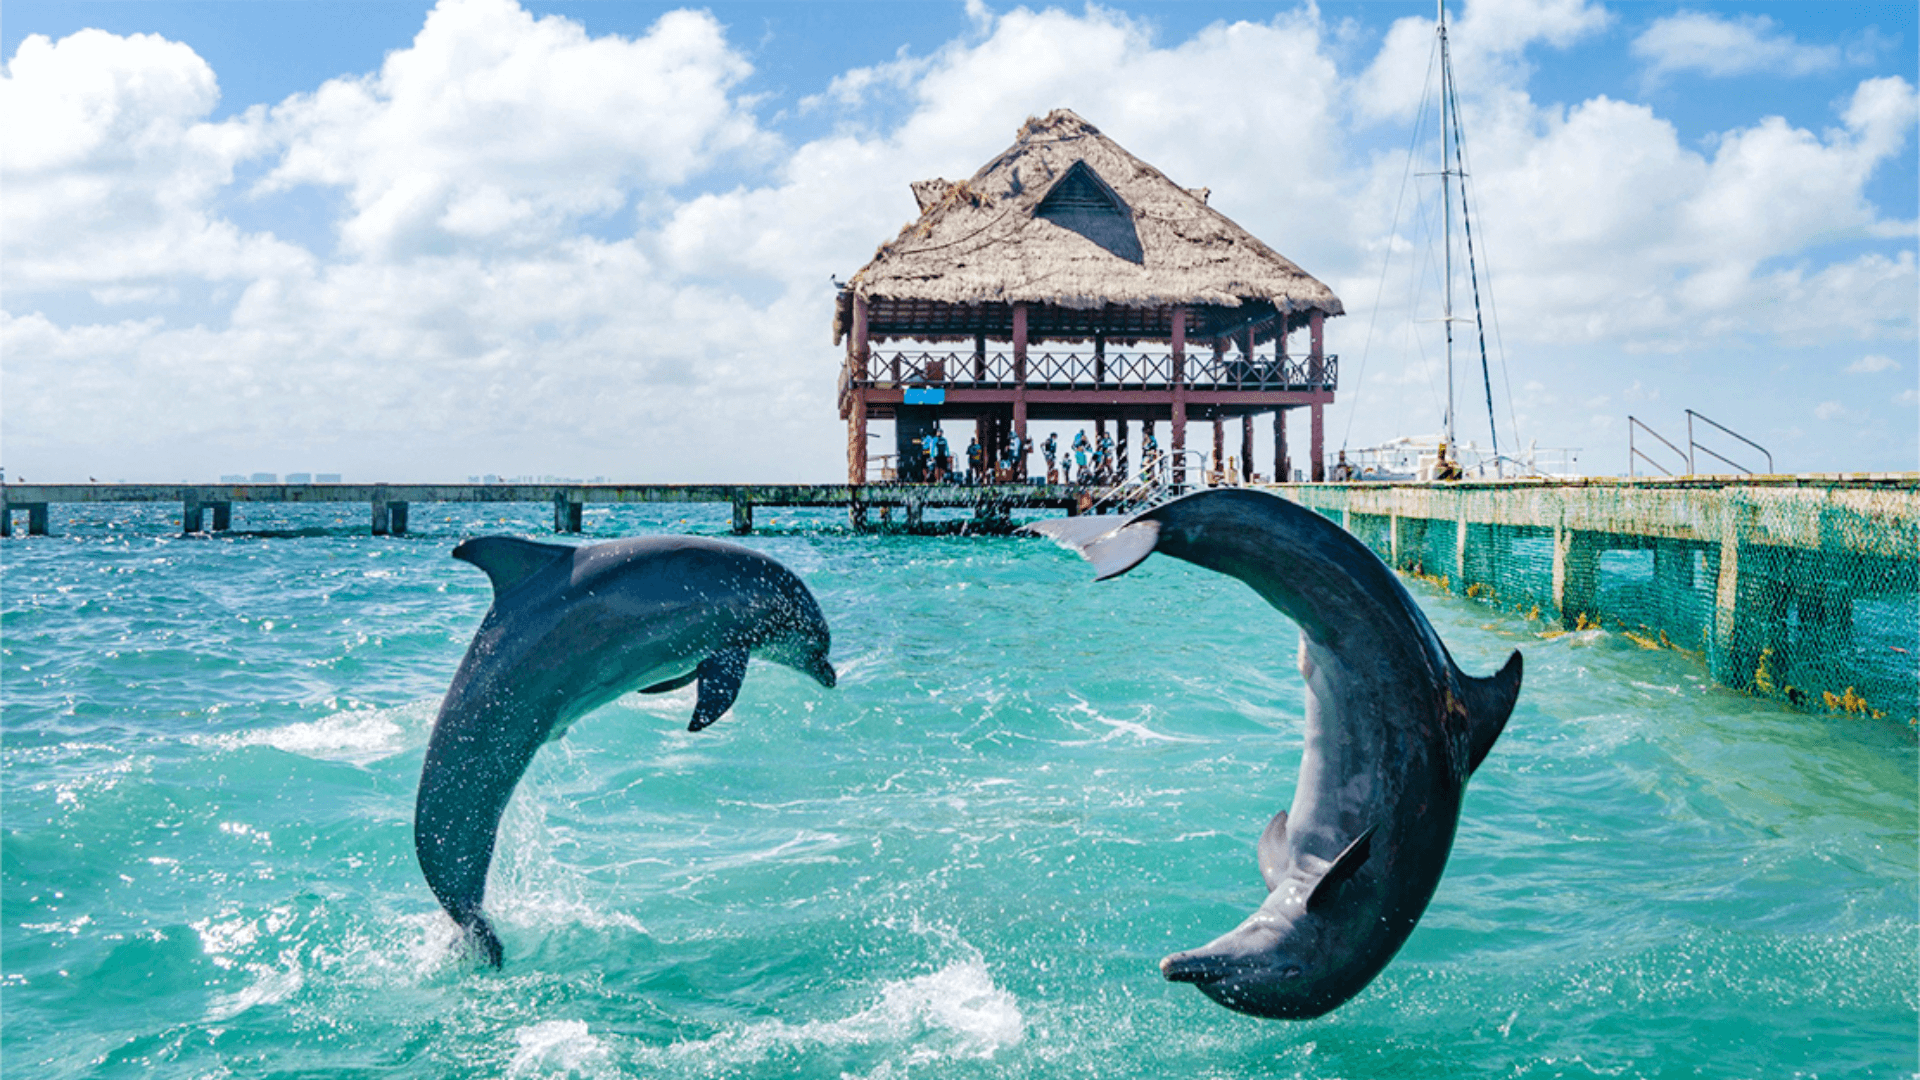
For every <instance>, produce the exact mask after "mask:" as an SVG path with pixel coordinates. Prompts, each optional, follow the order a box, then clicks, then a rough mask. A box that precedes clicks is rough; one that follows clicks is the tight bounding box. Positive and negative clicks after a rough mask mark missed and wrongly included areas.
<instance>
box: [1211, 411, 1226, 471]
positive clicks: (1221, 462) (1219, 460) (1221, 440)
mask: <svg viewBox="0 0 1920 1080" xmlns="http://www.w3.org/2000/svg"><path fill="white" fill-rule="evenodd" d="M1213 474H1214V475H1215V476H1217V477H1219V478H1220V479H1221V481H1222V482H1225V480H1226V478H1227V432H1226V423H1225V421H1224V420H1223V419H1222V418H1221V416H1220V414H1219V413H1214V414H1213Z"/></svg>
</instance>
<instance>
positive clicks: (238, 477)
mask: <svg viewBox="0 0 1920 1080" xmlns="http://www.w3.org/2000/svg"><path fill="white" fill-rule="evenodd" d="M220 482H221V483H223V484H244V483H246V482H247V474H246V473H237V472H236V473H221V474H220Z"/></svg>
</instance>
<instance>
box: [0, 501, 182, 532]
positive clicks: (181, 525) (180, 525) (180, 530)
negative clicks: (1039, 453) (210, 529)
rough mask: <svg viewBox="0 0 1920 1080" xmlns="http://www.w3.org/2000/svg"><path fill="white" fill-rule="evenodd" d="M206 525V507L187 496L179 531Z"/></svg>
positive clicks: (29, 529) (29, 528)
mask: <svg viewBox="0 0 1920 1080" xmlns="http://www.w3.org/2000/svg"><path fill="white" fill-rule="evenodd" d="M206 527H207V518H206V507H205V506H203V505H202V504H201V502H200V500H199V498H198V497H196V496H193V495H189V496H187V497H186V499H185V500H183V502H182V503H181V506H180V531H181V532H183V533H197V532H204V531H205V530H206ZM27 532H28V534H29V535H31V534H32V532H33V529H32V527H31V526H29V527H28V529H27Z"/></svg>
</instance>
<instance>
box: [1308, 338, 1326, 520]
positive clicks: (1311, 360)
mask: <svg viewBox="0 0 1920 1080" xmlns="http://www.w3.org/2000/svg"><path fill="white" fill-rule="evenodd" d="M1325 324H1326V315H1325V313H1324V312H1319V311H1316V312H1314V313H1313V315H1312V317H1311V319H1310V321H1309V322H1308V325H1309V326H1310V327H1311V328H1312V334H1313V339H1312V349H1313V351H1312V352H1310V353H1308V354H1307V381H1308V382H1311V383H1312V384H1313V388H1314V389H1315V390H1318V389H1320V384H1321V382H1322V381H1323V372H1324V371H1325V365H1326V353H1325V352H1323V351H1322V345H1323V344H1324V340H1325V337H1324V334H1323V330H1324V329H1325ZM1312 408H1313V413H1312V419H1311V424H1312V432H1311V437H1310V438H1309V439H1308V440H1307V441H1308V444H1309V446H1310V448H1311V450H1312V453H1313V464H1312V469H1313V480H1314V483H1319V482H1320V481H1322V480H1325V479H1326V478H1327V446H1326V423H1325V421H1326V417H1325V412H1326V406H1324V405H1322V404H1320V403H1319V402H1314V404H1313V406H1312Z"/></svg>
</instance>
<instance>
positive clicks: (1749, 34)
mask: <svg viewBox="0 0 1920 1080" xmlns="http://www.w3.org/2000/svg"><path fill="white" fill-rule="evenodd" d="M1633 55H1635V56H1637V57H1639V58H1640V59H1641V60H1643V61H1645V62H1646V64H1647V65H1648V72H1649V74H1650V76H1652V77H1656V78H1657V77H1659V76H1661V75H1665V74H1669V73H1673V72H1679V71H1697V72H1700V73H1701V74H1703V75H1712V76H1720V77H1725V76H1729V75H1749V74H1757V73H1765V74H1767V75H1772V76H1780V75H1811V74H1814V73H1815V72H1821V71H1830V70H1832V69H1833V68H1836V67H1838V66H1840V63H1841V59H1842V55H1841V51H1840V49H1839V48H1838V47H1837V46H1832V45H1802V44H1800V43H1799V42H1797V41H1795V40H1794V39H1793V37H1792V36H1791V35H1788V34H1785V33H1781V32H1779V31H1778V30H1777V29H1776V28H1775V25H1774V21H1773V20H1772V19H1770V18H1768V17H1766V16H1765V15H1742V16H1740V17H1739V18H1736V19H1727V18H1722V17H1720V16H1718V15H1712V14H1707V13H1705V12H1698V11H1683V12H1681V13H1679V14H1677V15H1669V16H1667V17H1666V18H1664V19H1657V20H1655V21H1654V23H1653V25H1652V26H1649V27H1648V28H1647V29H1646V30H1645V31H1644V32H1642V33H1641V35H1640V36H1639V37H1637V38H1635V39H1634V41H1633Z"/></svg>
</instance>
